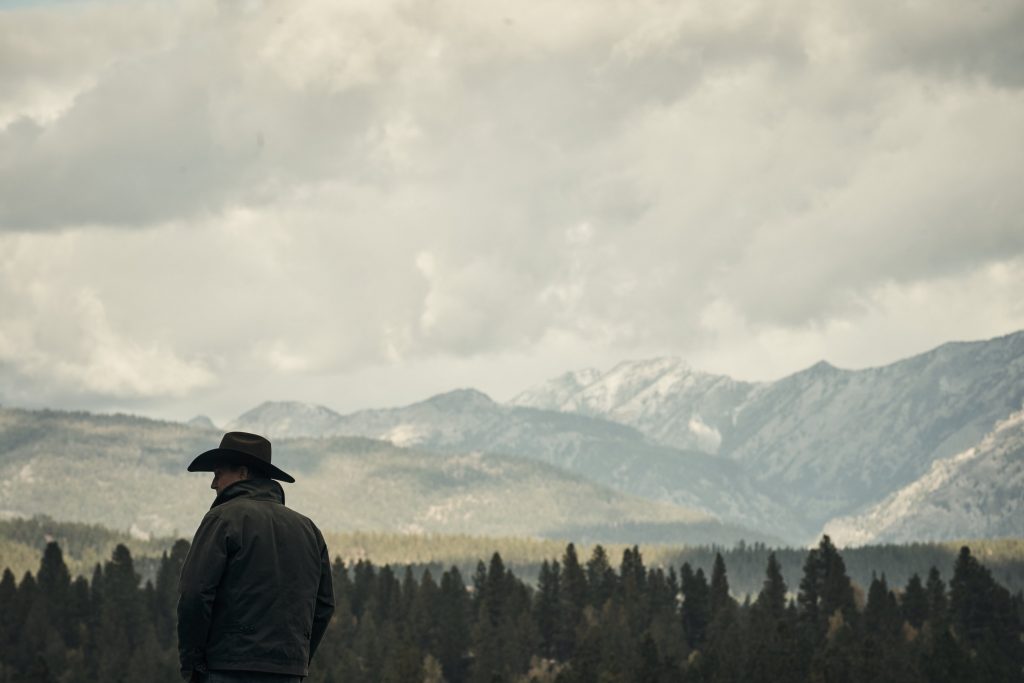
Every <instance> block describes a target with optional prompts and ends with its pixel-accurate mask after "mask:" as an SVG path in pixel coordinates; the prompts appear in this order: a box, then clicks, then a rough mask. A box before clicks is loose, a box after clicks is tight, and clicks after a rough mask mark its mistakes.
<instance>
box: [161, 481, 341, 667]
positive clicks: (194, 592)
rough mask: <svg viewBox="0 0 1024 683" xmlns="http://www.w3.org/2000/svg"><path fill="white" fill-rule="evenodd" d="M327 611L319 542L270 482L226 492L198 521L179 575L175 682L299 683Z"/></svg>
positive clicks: (329, 598)
mask: <svg viewBox="0 0 1024 683" xmlns="http://www.w3.org/2000/svg"><path fill="white" fill-rule="evenodd" d="M333 608H334V596H333V589H332V586H331V575H330V558H329V556H328V553H327V547H326V545H325V543H324V539H323V536H322V535H321V533H320V531H319V530H318V529H317V528H316V526H315V525H314V524H313V522H311V521H310V520H309V519H307V518H306V517H304V516H302V515H300V514H299V513H297V512H295V511H293V510H290V509H288V508H286V507H285V506H284V492H283V490H282V489H281V487H280V485H279V484H277V482H274V481H272V480H270V479H248V480H245V481H240V482H238V483H235V484H232V485H231V486H229V487H228V488H226V489H224V491H223V492H222V493H221V494H220V495H219V496H218V497H217V500H216V501H214V506H213V508H212V509H211V510H210V511H209V512H208V513H207V514H206V516H205V517H204V518H203V522H202V524H200V526H199V530H198V531H197V532H196V536H195V539H194V541H193V545H192V548H191V549H190V551H189V555H188V557H187V558H186V560H185V565H184V567H183V568H182V573H181V584H180V598H179V601H178V644H179V649H180V654H181V664H182V673H183V674H185V675H189V674H190V673H191V672H192V671H199V672H202V671H204V670H207V669H208V670H214V671H216V670H222V671H261V672H268V673H278V674H289V675H295V676H305V675H307V673H308V665H309V661H310V659H311V658H312V654H313V652H314V651H315V650H316V647H317V645H318V644H319V642H320V639H321V637H322V636H323V632H324V629H325V628H326V626H327V622H328V620H329V619H330V615H331V613H332V612H333Z"/></svg>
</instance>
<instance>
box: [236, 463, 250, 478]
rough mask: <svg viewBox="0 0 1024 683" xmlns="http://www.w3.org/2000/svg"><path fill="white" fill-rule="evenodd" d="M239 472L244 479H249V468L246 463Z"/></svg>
mask: <svg viewBox="0 0 1024 683" xmlns="http://www.w3.org/2000/svg"><path fill="white" fill-rule="evenodd" d="M238 474H239V475H240V476H241V477H242V479H248V478H249V468H248V467H246V466H245V465H242V467H241V471H240V472H239V473H238Z"/></svg>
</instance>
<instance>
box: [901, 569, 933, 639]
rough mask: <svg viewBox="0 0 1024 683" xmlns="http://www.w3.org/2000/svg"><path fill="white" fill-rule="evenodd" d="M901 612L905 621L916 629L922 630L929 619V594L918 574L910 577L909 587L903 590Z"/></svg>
mask: <svg viewBox="0 0 1024 683" xmlns="http://www.w3.org/2000/svg"><path fill="white" fill-rule="evenodd" d="M900 611H901V612H902V614H903V619H904V620H905V621H906V622H907V623H908V624H910V625H911V626H913V627H914V628H915V629H920V628H921V626H923V625H924V622H925V620H926V619H927V618H928V593H926V592H925V589H924V585H923V584H922V583H921V577H920V576H918V575H917V574H916V573H915V574H914V575H913V576H911V577H910V580H909V581H907V587H906V588H904V589H903V596H902V599H901V600H900Z"/></svg>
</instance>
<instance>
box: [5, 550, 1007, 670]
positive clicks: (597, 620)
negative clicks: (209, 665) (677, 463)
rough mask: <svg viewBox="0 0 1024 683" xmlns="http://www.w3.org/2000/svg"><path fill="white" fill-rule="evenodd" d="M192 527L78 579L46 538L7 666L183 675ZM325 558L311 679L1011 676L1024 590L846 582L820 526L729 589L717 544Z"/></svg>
mask: <svg viewBox="0 0 1024 683" xmlns="http://www.w3.org/2000/svg"><path fill="white" fill-rule="evenodd" d="M188 547H189V546H188V543H187V542H185V541H178V542H177V543H175V544H174V546H173V547H172V548H171V549H170V551H169V552H165V553H164V554H163V556H162V557H161V559H160V563H159V567H158V569H157V572H156V577H155V580H150V581H146V582H145V583H141V582H140V579H139V574H138V573H137V571H136V568H135V566H134V564H133V560H132V556H131V553H130V552H129V550H128V549H127V548H126V547H125V546H123V545H119V546H117V548H115V550H114V551H113V553H112V556H111V558H110V560H108V561H106V562H104V563H102V564H97V565H96V567H95V569H94V571H93V573H92V578H91V580H87V579H86V578H85V577H81V576H79V577H77V578H75V579H72V578H71V576H70V572H69V571H68V568H67V566H66V564H65V562H64V558H63V553H62V551H61V548H60V546H59V545H58V544H56V543H49V544H48V545H47V546H46V548H45V550H44V552H43V557H42V561H41V563H40V566H39V569H38V571H37V572H36V574H35V575H33V574H32V573H31V572H26V573H25V575H24V576H23V577H22V578H21V579H20V581H18V580H16V578H15V576H14V574H13V573H12V572H11V571H10V570H9V569H8V570H6V571H5V572H4V574H3V577H2V578H0V683H50V682H53V683H79V682H83V683H84V682H86V681H104V682H117V681H125V682H128V681H131V682H136V681H152V682H153V683H163V682H167V683H170V682H172V681H179V680H180V677H179V675H178V671H177V649H176V628H175V603H176V600H177V582H178V575H179V572H180V569H181V565H182V563H183V561H184V558H185V555H186V554H187V552H188ZM437 573H439V574H440V575H439V576H437V577H435V575H434V573H432V572H431V570H430V569H425V570H422V571H419V572H417V571H415V570H414V568H413V567H412V566H405V567H404V568H396V567H392V566H391V565H384V566H380V567H378V566H375V565H374V564H373V563H372V562H370V561H368V560H360V561H358V562H355V563H351V564H346V563H344V562H343V561H341V560H340V559H337V560H335V562H334V564H333V578H334V585H335V593H336V600H337V608H336V612H335V615H334V618H333V619H332V621H331V624H330V626H329V628H328V631H327V633H326V635H325V637H324V640H323V642H322V644H321V647H320V650H319V652H318V653H317V656H316V658H315V660H314V662H313V665H312V668H311V671H310V677H309V679H308V680H310V681H313V682H317V683H321V682H322V683H350V682H355V683H358V682H367V683H370V682H373V683H377V682H379V681H384V682H394V683H406V682H413V681H415V682H419V681H424V682H431V683H439V682H440V681H448V682H449V683H456V682H463V681H465V682H468V683H495V682H499V681H501V682H508V683H513V682H520V681H522V682H524V683H527V682H531V681H536V682H537V683H545V682H550V683H576V682H579V683H583V682H586V683H591V682H602V683H604V682H608V683H613V682H619V681H621V682H623V683H626V682H629V683H632V682H638V683H661V682H669V681H672V682H679V681H682V682H687V683H689V682H701V683H704V682H707V683H713V682H723V683H725V682H732V681H737V682H739V681H751V682H752V683H760V682H765V683H767V682H769V681H771V682H777V683H790V682H791V683H798V682H799V683H802V682H810V683H819V682H820V683H832V682H840V683H845V682H849V683H854V682H860V681H865V682H867V681H871V682H878V683H946V682H948V683H953V682H956V683H961V682H968V683H970V682H977V683H982V682H984V683H997V682H1001V681H1007V682H1020V681H1024V640H1022V638H1024V597H1022V595H1021V593H1017V594H1016V595H1012V594H1011V593H1010V592H1009V591H1008V590H1007V589H1006V588H1005V587H1003V586H1002V585H1001V584H1000V583H999V582H998V581H996V580H995V579H994V578H993V576H992V573H991V571H989V569H988V568H987V567H985V566H984V565H982V564H981V563H980V562H979V561H978V560H977V558H976V557H974V556H973V555H972V554H971V551H970V549H969V548H968V547H963V548H962V549H961V550H960V553H959V554H958V556H957V558H956V561H955V563H954V566H953V571H952V576H950V577H948V583H947V581H946V580H945V579H944V578H943V576H942V575H941V573H940V572H939V570H938V569H936V568H934V567H933V568H932V569H931V571H929V572H928V573H927V574H926V575H925V576H920V575H918V574H914V575H912V576H911V577H910V578H909V580H908V581H907V582H906V583H905V584H904V585H900V586H891V585H890V584H889V583H888V582H887V580H886V577H885V576H884V575H881V576H875V577H873V578H872V580H871V581H870V584H869V586H868V587H867V589H866V590H864V589H862V588H861V587H860V586H859V585H858V584H856V583H854V582H853V581H852V580H851V579H850V577H849V574H848V572H847V568H846V564H845V562H844V559H843V557H842V556H841V554H840V553H839V551H838V550H837V549H836V547H835V546H834V545H833V544H832V542H831V541H830V539H829V538H828V537H827V536H826V537H823V538H822V540H821V542H820V543H819V544H818V546H817V547H816V548H814V549H812V550H810V551H809V552H807V554H806V557H805V558H804V562H803V571H802V575H801V577H800V580H799V583H798V585H797V586H787V584H786V581H785V579H784V578H783V575H782V572H781V569H780V565H779V562H778V561H777V558H776V556H775V555H774V554H769V555H768V559H767V563H766V566H765V568H764V571H763V580H762V585H761V588H760V590H759V592H757V594H756V595H749V596H747V597H746V598H745V599H744V600H743V601H742V602H740V601H737V600H736V599H735V598H734V597H733V593H732V592H731V591H730V588H729V576H728V571H727V568H726V563H725V560H724V559H723V556H722V554H720V553H719V554H716V556H715V558H714V561H713V566H712V569H711V571H710V576H708V575H707V574H705V572H704V570H703V568H700V567H698V568H696V569H694V568H693V566H691V565H690V564H689V563H683V564H682V565H681V566H680V567H679V568H678V570H677V569H676V567H675V566H672V565H670V566H668V567H667V568H665V567H661V566H657V567H648V566H645V563H644V560H643V557H642V555H641V553H640V551H639V549H638V548H637V547H636V546H634V547H632V548H627V549H625V550H624V551H623V554H622V558H621V561H620V562H619V564H618V567H617V568H616V567H615V566H613V564H612V560H611V558H610V557H609V555H608V553H607V552H606V551H605V549H604V548H603V547H602V546H595V547H594V549H593V551H592V552H591V554H590V556H589V558H588V559H586V560H583V559H581V558H580V557H579V556H578V555H577V552H576V548H575V546H574V545H572V544H569V545H568V546H567V547H566V548H565V551H564V554H563V555H562V556H561V558H560V559H557V560H550V561H544V562H543V563H542V564H541V567H540V573H539V575H538V578H537V581H536V583H535V584H530V583H527V582H525V581H523V580H522V579H520V578H518V577H517V576H516V575H515V574H514V573H513V572H512V571H511V570H510V569H508V568H507V567H506V566H505V563H504V562H503V560H502V558H501V555H500V554H498V553H495V554H494V555H493V556H492V557H491V558H490V561H489V562H486V563H485V562H483V561H481V562H479V563H478V564H477V567H476V570H475V572H473V573H472V575H471V576H470V577H468V579H467V578H465V577H464V576H463V574H462V572H460V571H459V569H458V568H457V567H451V568H450V569H448V570H446V571H443V572H437Z"/></svg>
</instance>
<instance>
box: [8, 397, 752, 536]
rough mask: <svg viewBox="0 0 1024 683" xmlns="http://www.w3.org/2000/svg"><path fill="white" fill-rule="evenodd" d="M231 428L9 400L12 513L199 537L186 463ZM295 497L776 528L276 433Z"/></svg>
mask: <svg viewBox="0 0 1024 683" xmlns="http://www.w3.org/2000/svg"><path fill="white" fill-rule="evenodd" d="M220 436H221V434H220V432H219V431H213V430H203V429H200V428H197V427H195V426H189V425H185V424H176V423H169V422H158V421H153V420H147V419H143V418H137V417H129V416H100V415H89V414H86V413H61V412H52V411H26V410H11V409H0V514H4V515H6V516H12V515H25V516H27V515H34V514H47V515H50V516H52V517H54V518H57V519H68V520H75V521H80V522H89V523H97V524H103V525H105V526H108V527H111V528H116V529H123V530H129V529H130V530H131V531H132V532H133V533H135V534H137V535H139V536H145V535H149V534H156V535H175V534H184V535H190V534H191V533H192V531H193V530H194V529H195V528H196V526H197V524H198V522H199V520H200V519H201V518H202V516H203V514H204V513H205V511H206V510H207V509H208V507H209V504H210V502H211V501H212V499H213V492H212V491H211V490H210V489H209V488H208V487H209V476H208V475H204V474H195V473H186V472H185V471H184V468H185V466H186V465H187V463H188V462H189V461H190V460H191V458H192V457H194V455H196V454H198V453H200V452H202V451H203V450H206V449H208V448H211V447H213V446H216V444H217V443H218V442H219V439H220ZM274 461H275V463H279V464H280V465H281V466H282V467H283V468H284V469H286V470H287V471H289V472H291V473H292V474H293V475H295V477H296V479H297V483H295V484H293V485H286V486H285V490H286V494H287V496H288V501H289V504H290V505H292V506H293V507H295V508H296V509H298V510H299V511H301V512H303V513H305V514H308V515H310V516H312V517H313V518H315V519H316V521H317V522H318V523H319V524H320V525H321V526H322V527H323V528H324V529H330V530H335V531H345V530H362V531H372V530H379V531H405V532H410V531H413V532H416V531H422V532H438V533H468V534H486V535H493V536H524V535H526V536H546V537H552V538H575V539H578V540H599V541H605V542H612V541H620V542H635V541H641V540H642V541H648V542H650V541H661V542H676V543H702V542H710V541H712V540H715V541H718V542H724V543H728V542H731V541H734V540H737V539H739V538H746V539H748V540H750V539H754V538H762V539H764V538H766V537H765V536H764V535H759V534H756V533H754V532H751V531H749V530H746V529H740V528H737V527H736V526H734V525H728V524H722V523H720V522H719V521H718V520H716V519H714V518H713V517H711V516H710V515H707V514H705V513H703V512H700V511H697V510H694V509H687V508H683V507H681V506H677V505H671V504H667V503H657V502H652V501H649V500H643V499H639V498H636V497H631V496H627V495H624V494H622V493H619V492H616V491H613V490H611V489H608V488H606V487H601V486H598V485H595V484H593V483H591V482H590V481H587V480H585V479H583V478H581V477H579V476H575V475H572V474H570V473H567V472H565V471H563V470H559V469H557V468H555V467H552V466H549V465H546V464H543V463H539V462H536V461H533V460H529V459H523V458H514V457H507V456H501V455H484V454H479V453H464V454H449V455H440V454H436V453H424V452H421V451H416V450H410V449H405V448H399V447H396V446H394V445H392V444H390V443H387V442H382V441H376V440H370V439H362V438H351V437H332V438H325V439H309V438H298V439H287V438H278V439H275V441H274Z"/></svg>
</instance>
